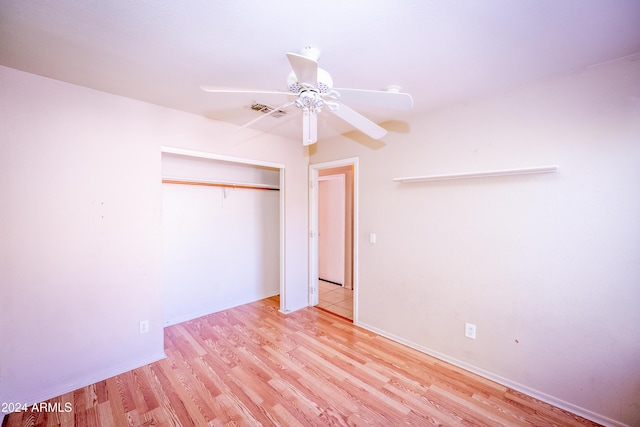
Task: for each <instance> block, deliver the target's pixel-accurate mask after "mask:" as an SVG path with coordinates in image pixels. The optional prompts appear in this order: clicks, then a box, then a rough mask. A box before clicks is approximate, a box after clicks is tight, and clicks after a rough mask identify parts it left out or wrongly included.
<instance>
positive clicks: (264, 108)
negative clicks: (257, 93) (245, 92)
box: [251, 104, 287, 119]
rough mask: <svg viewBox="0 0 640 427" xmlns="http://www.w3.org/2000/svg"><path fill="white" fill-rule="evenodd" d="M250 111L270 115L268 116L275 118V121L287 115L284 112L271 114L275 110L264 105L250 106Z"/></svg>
mask: <svg viewBox="0 0 640 427" xmlns="http://www.w3.org/2000/svg"><path fill="white" fill-rule="evenodd" d="M251 109H252V110H253V111H259V112H261V113H264V114H267V113H271V114H270V116H271V117H275V118H276V119H277V118H279V117H282V116H284V115H285V114H287V112H286V111H284V110H278V111H275V112H272V111H273V110H274V109H275V108H273V107H270V106H268V105H264V104H251Z"/></svg>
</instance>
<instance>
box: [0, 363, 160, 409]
mask: <svg viewBox="0 0 640 427" xmlns="http://www.w3.org/2000/svg"><path fill="white" fill-rule="evenodd" d="M166 357H167V355H166V354H165V353H164V351H162V352H161V353H157V354H155V355H153V356H150V357H146V358H143V359H138V360H135V361H131V362H128V363H124V364H122V365H116V366H110V367H109V368H107V369H105V370H102V371H99V372H94V373H92V374H91V375H86V376H83V377H80V378H77V379H76V380H74V381H72V382H70V383H67V384H64V385H61V386H59V387H53V388H50V389H48V390H43V391H41V392H39V393H37V394H34V395H32V396H28V397H27V398H25V399H19V400H18V401H19V402H23V403H26V404H27V406H32V405H33V404H35V403H40V402H44V401H46V400H49V399H52V398H54V397H58V396H61V395H63V394H66V393H69V392H72V391H74V390H78V389H80V388H83V387H86V386H88V385H91V384H94V383H97V382H99V381H104V380H106V379H107V378H111V377H114V376H116V375H119V374H122V373H123V372H127V371H131V370H133V369H137V368H140V367H141V366H145V365H148V364H150V363H153V362H157V361H158V360H162V359H164V358H166ZM3 415H6V414H3Z"/></svg>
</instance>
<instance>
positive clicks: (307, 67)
mask: <svg viewBox="0 0 640 427" xmlns="http://www.w3.org/2000/svg"><path fill="white" fill-rule="evenodd" d="M287 58H288V59H289V63H290V64H291V68H293V72H294V73H295V75H296V78H297V79H298V83H307V84H310V85H311V86H314V87H315V86H316V85H317V84H318V62H317V61H314V60H313V59H311V58H307V57H306V56H303V55H298V54H297V53H287Z"/></svg>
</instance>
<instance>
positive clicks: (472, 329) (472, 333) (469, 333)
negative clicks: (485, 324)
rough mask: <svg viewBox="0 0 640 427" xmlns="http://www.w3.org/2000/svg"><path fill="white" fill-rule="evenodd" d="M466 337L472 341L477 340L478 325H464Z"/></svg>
mask: <svg viewBox="0 0 640 427" xmlns="http://www.w3.org/2000/svg"><path fill="white" fill-rule="evenodd" d="M464 336H465V337H467V338H471V339H472V340H475V339H476V325H474V324H472V323H465V324H464Z"/></svg>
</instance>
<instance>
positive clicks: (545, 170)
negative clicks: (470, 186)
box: [393, 165, 558, 182]
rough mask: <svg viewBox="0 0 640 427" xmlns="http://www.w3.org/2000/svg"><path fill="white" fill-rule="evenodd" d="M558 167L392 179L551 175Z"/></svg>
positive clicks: (401, 180) (421, 180)
mask: <svg viewBox="0 0 640 427" xmlns="http://www.w3.org/2000/svg"><path fill="white" fill-rule="evenodd" d="M557 171H558V166H556V165H552V166H537V167H532V168H520V169H498V170H489V171H481V172H466V173H451V174H444V175H424V176H409V177H404V178H394V179H393V181H394V182H423V181H440V180H444V179H465V178H483V177H487V176H506V175H526V174H534V173H552V172H557Z"/></svg>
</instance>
